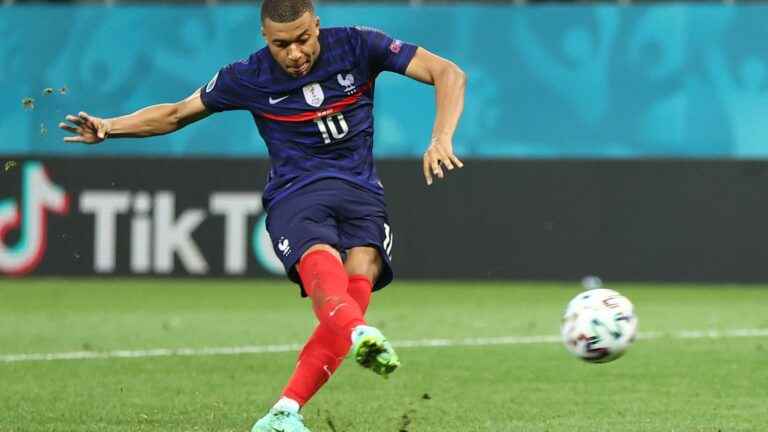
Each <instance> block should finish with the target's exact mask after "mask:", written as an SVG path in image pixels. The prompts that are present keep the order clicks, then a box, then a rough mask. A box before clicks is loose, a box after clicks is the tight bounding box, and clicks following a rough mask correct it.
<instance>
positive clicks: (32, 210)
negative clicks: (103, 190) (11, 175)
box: [0, 161, 69, 276]
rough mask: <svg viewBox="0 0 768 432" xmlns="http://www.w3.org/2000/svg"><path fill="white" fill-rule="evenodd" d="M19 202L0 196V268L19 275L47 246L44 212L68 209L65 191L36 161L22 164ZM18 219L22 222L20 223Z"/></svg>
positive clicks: (37, 260)
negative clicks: (11, 236) (11, 240)
mask: <svg viewBox="0 0 768 432" xmlns="http://www.w3.org/2000/svg"><path fill="white" fill-rule="evenodd" d="M21 196H22V198H21V206H19V204H18V202H17V201H16V200H15V199H13V198H6V199H2V200H0V272H1V273H5V274H8V275H11V276H21V275H24V274H27V273H29V272H31V271H33V270H34V269H35V268H37V266H38V265H39V264H40V261H41V260H42V259H43V255H44V253H45V249H46V246H47V237H48V223H47V212H48V211H51V212H53V213H57V214H60V215H63V214H67V213H68V212H69V198H68V197H67V194H66V192H65V191H64V190H63V189H62V188H61V187H59V186H57V185H55V184H53V183H52V182H51V179H50V177H49V176H48V173H47V172H46V169H45V166H43V164H42V163H40V162H36V161H29V162H25V163H24V165H23V168H22V194H21ZM20 222H23V223H21V225H19V224H20ZM14 229H18V230H19V235H18V240H17V241H16V243H15V244H14V245H9V244H7V238H8V233H9V232H10V231H11V230H14Z"/></svg>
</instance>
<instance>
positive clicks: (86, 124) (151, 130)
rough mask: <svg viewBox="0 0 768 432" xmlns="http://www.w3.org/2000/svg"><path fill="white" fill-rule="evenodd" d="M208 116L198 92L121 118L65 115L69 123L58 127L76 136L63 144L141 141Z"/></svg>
mask: <svg viewBox="0 0 768 432" xmlns="http://www.w3.org/2000/svg"><path fill="white" fill-rule="evenodd" d="M210 114H211V113H210V112H208V111H207V110H206V109H205V105H203V102H202V101H201V100H200V90H197V91H196V92H195V93H193V94H192V95H191V96H189V97H188V98H186V99H184V100H182V101H179V102H176V103H167V104H160V105H153V106H150V107H146V108H143V109H141V110H139V111H136V112H135V113H133V114H129V115H126V116H122V117H114V118H109V119H104V118H99V117H94V116H92V115H90V114H88V113H85V112H81V113H79V114H78V115H76V116H74V115H68V116H67V117H66V120H67V122H68V123H65V122H62V123H59V127H60V128H61V129H64V130H66V131H68V132H72V133H73V134H75V135H74V136H68V137H65V138H64V141H66V142H80V143H85V144H98V143H100V142H102V141H104V140H105V139H107V138H143V137H150V136H155V135H164V134H168V133H171V132H174V131H177V130H179V129H181V128H183V127H184V126H186V125H188V124H190V123H194V122H196V121H198V120H201V119H204V118H205V117H208V116H209V115H210Z"/></svg>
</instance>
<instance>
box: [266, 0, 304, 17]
mask: <svg viewBox="0 0 768 432" xmlns="http://www.w3.org/2000/svg"><path fill="white" fill-rule="evenodd" d="M306 12H311V13H315V5H314V4H312V0H264V2H263V3H262V4H261V22H264V20H266V19H267V18H269V19H270V21H274V22H277V23H287V22H291V21H296V20H297V19H299V18H300V17H301V16H302V15H304V13H306Z"/></svg>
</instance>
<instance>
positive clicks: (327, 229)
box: [267, 190, 340, 282]
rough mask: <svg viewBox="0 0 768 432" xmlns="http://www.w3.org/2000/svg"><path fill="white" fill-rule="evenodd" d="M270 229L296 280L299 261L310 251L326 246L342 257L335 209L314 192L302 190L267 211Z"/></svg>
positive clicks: (283, 260)
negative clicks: (339, 251)
mask: <svg viewBox="0 0 768 432" xmlns="http://www.w3.org/2000/svg"><path fill="white" fill-rule="evenodd" d="M267 232H269V236H270V238H271V240H272V247H273V248H274V250H275V254H276V255H277V257H278V258H279V259H280V261H281V262H282V263H283V266H284V267H285V270H286V272H287V273H288V276H289V277H290V279H291V280H293V281H294V282H297V281H298V272H297V271H296V264H297V263H298V262H299V260H300V259H301V258H302V257H303V256H304V255H305V254H306V253H307V252H308V251H310V250H320V249H325V250H328V251H329V252H331V253H333V254H334V255H335V256H337V257H339V258H340V255H339V253H338V250H340V247H339V246H340V239H339V232H338V225H337V223H336V217H335V215H334V212H333V211H332V210H331V209H329V208H328V206H326V205H325V203H324V202H323V201H322V197H320V196H318V195H317V194H313V193H311V191H302V190H299V191H297V192H294V194H292V195H291V196H288V197H285V198H283V199H282V200H281V201H280V202H278V203H277V204H275V205H274V206H272V208H270V209H269V212H268V213H267Z"/></svg>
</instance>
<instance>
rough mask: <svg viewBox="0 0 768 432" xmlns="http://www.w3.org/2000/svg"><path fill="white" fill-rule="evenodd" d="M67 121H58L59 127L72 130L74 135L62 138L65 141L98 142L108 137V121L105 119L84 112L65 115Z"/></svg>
mask: <svg viewBox="0 0 768 432" xmlns="http://www.w3.org/2000/svg"><path fill="white" fill-rule="evenodd" d="M66 120H67V122H69V123H64V122H62V123H59V127H60V128H61V129H64V130H65V131H68V132H72V133H73V134H75V135H74V136H68V137H65V138H64V141H66V142H80V143H85V144H98V143H100V142H102V141H104V140H105V139H107V137H109V129H110V125H109V122H108V121H107V120H105V119H102V118H98V117H93V116H91V115H89V114H88V113H86V112H81V113H80V114H78V115H76V116H73V115H68V116H67V117H66Z"/></svg>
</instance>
